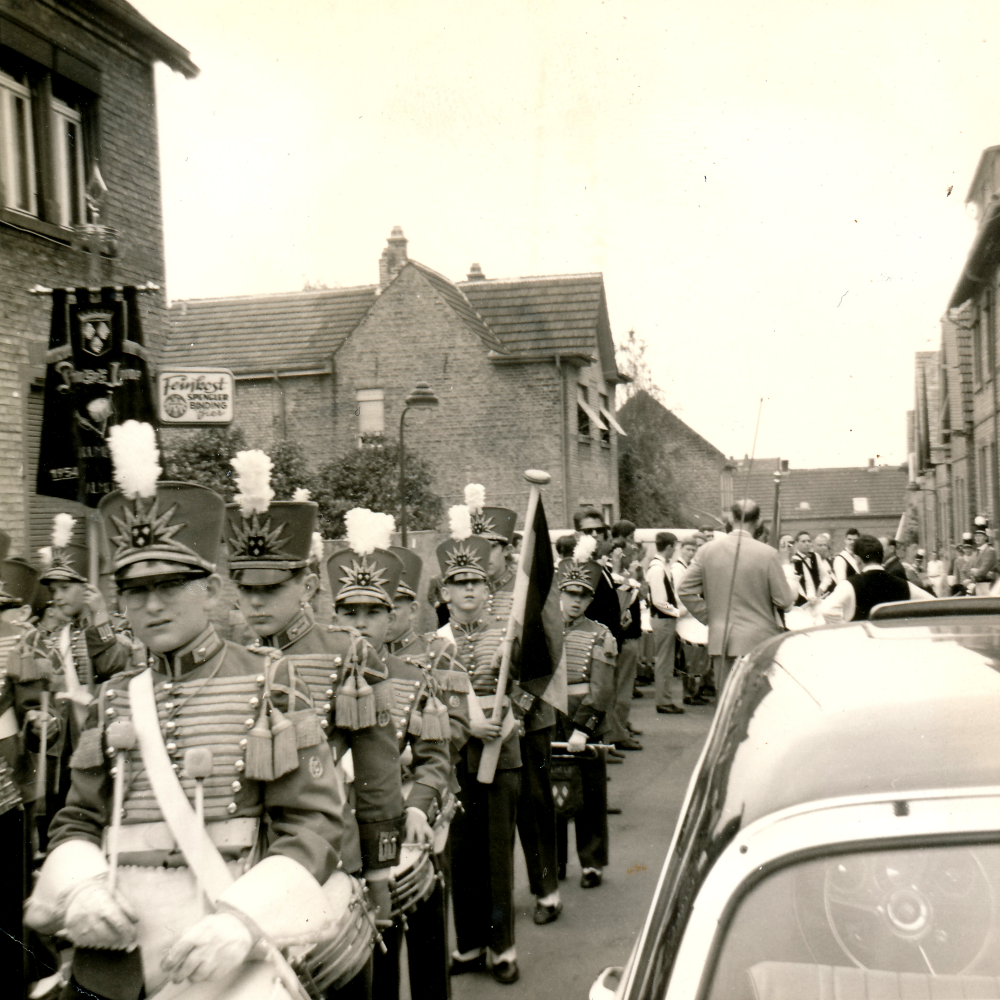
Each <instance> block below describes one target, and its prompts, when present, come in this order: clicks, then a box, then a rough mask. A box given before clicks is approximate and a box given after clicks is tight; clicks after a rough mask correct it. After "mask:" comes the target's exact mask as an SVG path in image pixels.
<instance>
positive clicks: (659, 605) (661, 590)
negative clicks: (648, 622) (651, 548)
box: [646, 554, 680, 618]
mask: <svg viewBox="0 0 1000 1000" xmlns="http://www.w3.org/2000/svg"><path fill="white" fill-rule="evenodd" d="M668 572H669V568H668V566H667V564H666V562H664V560H663V556H661V555H659V554H657V555H655V556H653V558H652V561H651V562H650V564H649V569H647V570H646V580H647V582H648V583H649V600H650V603H651V604H652V605H653V607H654V608H656V609H657V611H661V612H662V613H663V614H665V615H666V616H667V617H668V618H677V617H678V616H679V614H680V612H679V611H678V609H677V608H676V607H674V605H673V604H671V603H670V599H669V598H668V597H667V585H666V583H665V580H664V578H665V576H666V574H667V573H668Z"/></svg>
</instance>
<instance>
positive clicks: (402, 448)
mask: <svg viewBox="0 0 1000 1000" xmlns="http://www.w3.org/2000/svg"><path fill="white" fill-rule="evenodd" d="M437 405H438V398H437V396H435V395H434V390H433V389H432V388H431V387H430V386H429V385H428V384H427V383H426V382H418V383H417V384H416V386H415V387H414V389H413V392H411V393H410V394H409V396H407V397H406V400H405V402H404V404H403V412H402V413H401V414H400V415H399V538H400V544H401V545H402V546H403V548H406V443H405V441H404V440H403V434H404V421H405V420H406V413H407V411H408V410H411V409H430V407H432V406H437Z"/></svg>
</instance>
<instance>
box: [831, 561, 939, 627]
mask: <svg viewBox="0 0 1000 1000" xmlns="http://www.w3.org/2000/svg"><path fill="white" fill-rule="evenodd" d="M883 568H884V567H883V566H882V564H881V563H869V564H868V565H867V566H864V567H862V569H861V572H862V573H869V572H871V570H873V569H883ZM906 585H907V587H909V588H910V600H911V601H933V600H934V595H933V594H928V593H927V591H926V590H922V589H921V588H920V587H917V586H915V585H914V584H912V583H910V582H909V581H907V583H906ZM857 609H858V602H857V595H856V594H855V593H854V588H853V587H852V586H851V581H850V580H844V581H843V582H841V583H838V584H837V586H836V587H834V589H833V593H832V594H831V595H830V596H829V597H827V598H826V599H825V600H824V601H823V603H822V604H820V606H819V610H820V613H821V614H822V615H823V620H824V621H825V622H826V623H827V625H837V624H839V623H840V622H849V621H851V620H852V619H853V618H854V612H855V611H857Z"/></svg>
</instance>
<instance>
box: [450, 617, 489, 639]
mask: <svg viewBox="0 0 1000 1000" xmlns="http://www.w3.org/2000/svg"><path fill="white" fill-rule="evenodd" d="M448 624H449V625H451V630H452V631H453V632H456V633H458V632H460V633H462V635H472V634H473V633H474V632H478V631H479V630H480V629H481V628H482V627H483V619H482V618H477V619H476V620H475V621H474V622H468V623H465V622H460V621H456V620H455V619H454V618H452V619H451V621H450V622H449V623H448Z"/></svg>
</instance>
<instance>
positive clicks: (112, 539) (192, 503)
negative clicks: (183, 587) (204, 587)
mask: <svg viewBox="0 0 1000 1000" xmlns="http://www.w3.org/2000/svg"><path fill="white" fill-rule="evenodd" d="M108 446H109V448H110V450H111V459H112V463H113V466H114V476H115V481H116V482H117V483H118V486H119V489H117V490H115V491H114V492H113V493H109V494H108V495H107V496H105V497H103V498H102V499H101V502H100V504H98V508H97V509H98V511H100V514H101V519H102V522H103V525H104V530H105V532H106V534H107V537H108V541H109V543H110V545H111V549H112V553H113V555H112V562H113V568H114V575H115V580H116V581H117V582H118V584H119V586H120V587H123V588H127V587H128V586H129V585H136V584H141V583H142V582H144V581H147V580H150V579H155V578H163V577H168V576H175V575H180V576H204V575H206V574H208V573H214V572H215V564H216V559H217V558H218V551H219V542H220V540H221V539H222V526H223V519H224V517H225V507H226V502H225V500H223V499H222V497H220V496H219V494H218V493H216V492H215V491H214V490H210V489H208V487H206V486H199V485H197V484H196V483H179V482H158V481H157V477H158V476H159V474H160V471H161V470H160V465H159V451H158V450H157V447H156V434H155V432H154V431H153V428H152V427H151V426H150V425H149V424H143V423H139V422H138V421H136V420H126V421H125V423H123V424H119V425H117V426H115V427H113V428H112V429H111V432H110V435H109V438H108Z"/></svg>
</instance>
